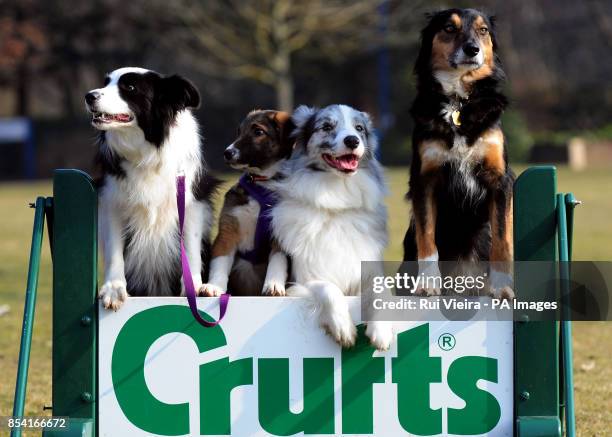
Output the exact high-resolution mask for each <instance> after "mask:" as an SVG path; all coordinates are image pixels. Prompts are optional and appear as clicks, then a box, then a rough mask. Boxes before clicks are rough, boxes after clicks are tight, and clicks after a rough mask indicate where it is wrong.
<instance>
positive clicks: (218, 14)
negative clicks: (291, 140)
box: [166, 0, 385, 110]
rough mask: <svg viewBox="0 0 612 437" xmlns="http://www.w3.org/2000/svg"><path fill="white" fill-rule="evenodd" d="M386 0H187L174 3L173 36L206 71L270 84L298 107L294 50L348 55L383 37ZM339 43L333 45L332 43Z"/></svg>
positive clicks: (281, 103) (284, 105)
mask: <svg viewBox="0 0 612 437" xmlns="http://www.w3.org/2000/svg"><path fill="white" fill-rule="evenodd" d="M384 2H385V0H353V1H350V0H310V1H309V0H293V1H292V0H244V1H239V0H210V1H198V0H181V1H176V2H172V3H171V5H170V6H168V7H169V8H170V9H169V11H168V13H169V19H171V20H172V19H174V20H177V21H178V22H180V24H181V25H179V26H176V25H175V26H167V27H166V28H168V29H173V30H174V31H175V34H174V35H173V37H172V38H170V39H169V41H172V44H176V45H177V46H179V45H180V47H181V50H187V51H188V53H187V55H188V56H189V57H190V59H191V60H192V62H193V65H194V66H195V67H197V68H199V69H200V70H202V71H203V72H205V73H207V74H212V75H221V76H226V77H231V78H236V79H249V80H255V81H257V82H259V83H262V84H265V85H267V86H270V87H272V88H273V89H274V91H275V94H276V100H277V106H278V108H281V109H285V110H289V109H292V108H293V63H292V57H293V55H294V54H295V53H297V52H299V51H300V50H302V49H304V48H306V47H307V46H312V45H316V46H318V48H319V50H320V51H322V50H325V52H326V53H327V54H333V56H336V57H339V56H345V55H347V54H349V53H350V52H353V51H355V50H359V49H363V48H364V47H368V46H369V47H372V46H374V45H375V44H377V43H380V42H381V41H380V40H381V38H380V37H379V36H377V30H378V26H377V24H378V23H379V20H380V16H379V14H378V8H379V7H380V5H381V4H382V3H384ZM331 41H333V43H332V42H331Z"/></svg>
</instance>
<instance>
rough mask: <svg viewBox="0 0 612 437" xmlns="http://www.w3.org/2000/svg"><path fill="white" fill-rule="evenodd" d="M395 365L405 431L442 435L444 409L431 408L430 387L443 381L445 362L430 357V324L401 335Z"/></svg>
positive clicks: (399, 407)
mask: <svg viewBox="0 0 612 437" xmlns="http://www.w3.org/2000/svg"><path fill="white" fill-rule="evenodd" d="M392 361H393V362H392V368H393V382H394V383H396V384H397V408H398V417H399V421H400V424H401V425H402V428H404V429H405V430H406V431H407V432H409V433H412V434H416V435H437V434H440V433H441V432H442V409H441V408H439V409H437V410H432V409H431V408H430V406H429V405H430V392H429V384H431V383H432V382H441V381H442V364H441V361H442V360H441V358H440V357H430V356H429V324H428V323H425V324H423V325H421V326H417V327H416V328H413V329H411V330H409V331H404V332H402V333H401V334H398V336H397V357H396V358H393V360H392Z"/></svg>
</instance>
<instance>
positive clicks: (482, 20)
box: [404, 9, 514, 297]
mask: <svg viewBox="0 0 612 437" xmlns="http://www.w3.org/2000/svg"><path fill="white" fill-rule="evenodd" d="M496 50H497V43H496V39H495V33H494V20H493V18H492V17H487V16H486V15H484V14H482V13H481V12H479V11H476V10H474V9H448V10H445V11H441V12H438V13H435V14H433V15H431V16H430V20H429V23H428V24H427V26H426V27H425V28H424V29H423V31H422V44H421V49H420V52H419V55H418V58H417V61H416V65H415V73H416V76H417V87H418V88H417V97H416V99H415V101H414V103H413V106H412V111H411V112H412V116H413V118H414V120H415V128H414V133H413V142H412V144H413V159H412V167H411V170H410V192H409V198H410V199H411V202H412V214H413V217H412V220H411V224H410V228H409V230H408V232H407V233H406V237H405V240H404V259H405V260H406V261H413V260H418V261H419V273H420V274H424V275H425V276H426V277H429V276H436V275H437V276H439V274H440V271H439V269H438V263H437V262H438V261H439V260H440V261H458V260H459V261H461V260H462V261H490V262H491V272H490V282H491V288H492V293H493V294H494V295H496V296H503V297H513V295H514V294H513V291H512V288H511V284H512V272H511V261H512V259H513V253H512V185H513V182H514V174H513V173H512V170H511V169H510V167H509V166H508V161H507V154H506V147H505V144H504V135H503V133H502V130H501V122H500V119H501V115H502V112H503V111H504V109H505V108H506V106H507V103H508V102H507V99H506V97H505V96H504V95H503V94H502V92H501V85H502V83H503V81H504V79H505V75H504V72H503V70H502V68H501V64H500V61H499V58H498V56H497V52H496ZM422 292H423V293H424V294H427V295H432V294H440V289H439V288H435V287H434V288H425V289H423V290H422Z"/></svg>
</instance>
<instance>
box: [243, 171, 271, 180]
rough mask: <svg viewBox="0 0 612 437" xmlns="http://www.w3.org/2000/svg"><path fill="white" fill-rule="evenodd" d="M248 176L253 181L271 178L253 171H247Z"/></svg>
mask: <svg viewBox="0 0 612 437" xmlns="http://www.w3.org/2000/svg"><path fill="white" fill-rule="evenodd" d="M247 178H248V179H249V180H250V181H251V182H263V181H268V180H270V178H269V177H268V176H262V175H258V174H253V173H247Z"/></svg>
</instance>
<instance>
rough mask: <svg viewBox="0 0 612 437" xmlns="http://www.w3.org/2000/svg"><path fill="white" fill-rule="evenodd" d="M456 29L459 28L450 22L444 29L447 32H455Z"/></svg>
mask: <svg viewBox="0 0 612 437" xmlns="http://www.w3.org/2000/svg"><path fill="white" fill-rule="evenodd" d="M455 30H457V29H456V28H455V26H453V25H452V24H448V25H446V26H444V31H445V32H446V33H453V32H455Z"/></svg>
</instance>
